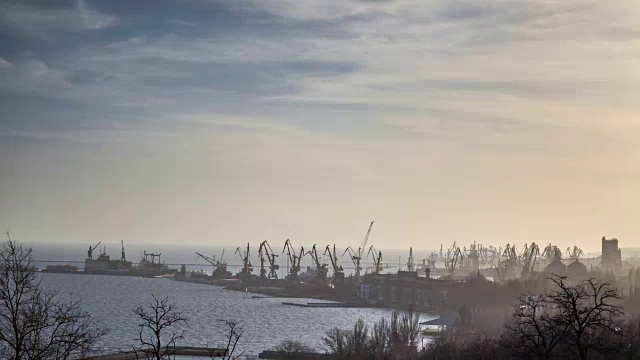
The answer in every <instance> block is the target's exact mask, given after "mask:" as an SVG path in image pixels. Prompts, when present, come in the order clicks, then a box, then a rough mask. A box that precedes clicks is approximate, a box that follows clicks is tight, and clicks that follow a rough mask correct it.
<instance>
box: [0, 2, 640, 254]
mask: <svg viewBox="0 0 640 360" xmlns="http://www.w3.org/2000/svg"><path fill="white" fill-rule="evenodd" d="M52 3H55V5H52ZM638 19H640V2H637V1H622V0H614V1H602V0H570V1H569V0H421V1H415V0H411V1H408V0H407V1H405V0H389V1H382V0H378V1H373V0H369V1H357V0H339V1H317V0H255V1H249V0H227V1H213V0H212V1H206V0H191V1H186V0H185V1H159V0H149V1H112V0H105V1H89V0H85V1H67V2H64V1H56V2H48V1H19V0H14V1H5V2H2V4H1V5H0V226H2V227H4V228H6V229H9V230H11V232H12V233H13V234H14V236H15V237H16V238H20V239H25V240H29V241H43V242H44V241H67V242H78V243H83V244H84V243H90V242H93V241H94V240H102V241H118V240H119V239H124V240H125V241H127V242H130V243H135V242H157V243H194V244H198V243H199V244H220V245H223V244H241V243H245V242H247V241H252V242H256V243H257V242H258V241H261V240H264V239H267V240H270V241H273V242H280V241H283V240H284V239H286V238H288V237H289V238H291V239H292V240H295V242H297V243H308V244H311V243H315V242H317V243H320V244H328V243H334V242H336V243H338V245H339V246H341V245H342V246H346V245H356V244H358V243H359V242H360V241H361V239H362V238H363V236H364V234H365V232H366V229H367V226H368V223H369V221H371V220H375V221H376V223H375V225H374V229H373V231H372V235H371V242H372V243H374V244H376V245H377V246H378V247H381V248H404V247H409V246H413V247H417V248H421V249H432V248H437V247H439V245H440V244H441V243H444V244H445V246H446V245H447V244H450V243H451V242H453V241H457V242H459V243H460V242H463V243H464V242H471V241H473V240H475V241H478V242H481V243H485V244H489V243H494V244H506V243H517V244H522V243H524V242H530V241H536V242H538V243H543V244H546V243H549V242H553V243H556V244H559V245H561V246H569V245H573V244H576V243H577V244H580V245H581V246H582V247H583V248H585V250H597V249H598V246H599V239H600V237H602V236H603V235H606V236H615V237H618V238H620V239H621V241H622V246H632V245H640V241H638V239H639V238H640V221H639V220H638V214H639V213H640V166H639V165H640V161H639V157H638V154H639V153H640V140H638V139H639V138H640V137H639V136H640V118H639V117H638V116H639V114H640V112H639V110H640V101H639V100H640V94H639V91H640V25H638V24H640V22H638Z"/></svg>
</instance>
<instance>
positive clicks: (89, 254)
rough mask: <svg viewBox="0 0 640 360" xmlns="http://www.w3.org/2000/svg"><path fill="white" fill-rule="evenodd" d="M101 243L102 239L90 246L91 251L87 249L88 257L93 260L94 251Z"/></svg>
mask: <svg viewBox="0 0 640 360" xmlns="http://www.w3.org/2000/svg"><path fill="white" fill-rule="evenodd" d="M100 244H102V241H100V242H98V243H97V244H95V245H94V246H89V251H87V259H89V260H93V252H94V251H95V249H97V248H98V246H100Z"/></svg>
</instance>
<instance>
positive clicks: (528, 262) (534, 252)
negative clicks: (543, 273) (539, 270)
mask: <svg viewBox="0 0 640 360" xmlns="http://www.w3.org/2000/svg"><path fill="white" fill-rule="evenodd" d="M538 256H540V248H539V247H538V245H537V244H536V243H535V242H533V243H531V246H528V247H527V248H526V251H524V253H523V262H522V272H521V275H520V276H521V277H522V278H526V277H527V276H528V275H530V274H531V273H533V272H534V271H535V268H536V261H537V260H538Z"/></svg>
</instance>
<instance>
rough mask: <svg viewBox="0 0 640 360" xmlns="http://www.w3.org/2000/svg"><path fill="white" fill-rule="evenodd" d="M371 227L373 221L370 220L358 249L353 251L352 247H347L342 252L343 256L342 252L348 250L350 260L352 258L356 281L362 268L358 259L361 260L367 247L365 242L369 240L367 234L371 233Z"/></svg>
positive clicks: (358, 279)
mask: <svg viewBox="0 0 640 360" xmlns="http://www.w3.org/2000/svg"><path fill="white" fill-rule="evenodd" d="M372 227H373V221H372V222H371V224H369V230H367V235H365V237H364V240H362V244H361V245H360V247H359V248H358V250H356V251H354V250H353V249H351V247H347V249H346V250H345V251H344V253H342V256H344V254H346V253H347V252H348V253H349V256H351V260H353V264H354V265H355V266H356V282H359V281H360V270H362V268H361V267H360V260H362V255H363V254H364V252H365V250H366V248H367V242H368V241H369V235H371V228H372Z"/></svg>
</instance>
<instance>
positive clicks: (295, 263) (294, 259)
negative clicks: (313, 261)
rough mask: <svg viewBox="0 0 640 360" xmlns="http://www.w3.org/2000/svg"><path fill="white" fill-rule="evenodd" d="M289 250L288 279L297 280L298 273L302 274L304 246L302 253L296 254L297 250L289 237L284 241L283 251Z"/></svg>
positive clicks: (301, 249) (301, 248)
mask: <svg viewBox="0 0 640 360" xmlns="http://www.w3.org/2000/svg"><path fill="white" fill-rule="evenodd" d="M285 250H286V251H287V256H288V261H289V275H287V279H288V280H297V279H298V274H300V260H301V259H302V257H303V256H304V248H303V247H302V246H301V247H300V254H299V255H296V251H295V250H294V249H293V245H291V240H289V239H287V241H285V242H284V247H283V248H282V253H283V254H284V251H285Z"/></svg>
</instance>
